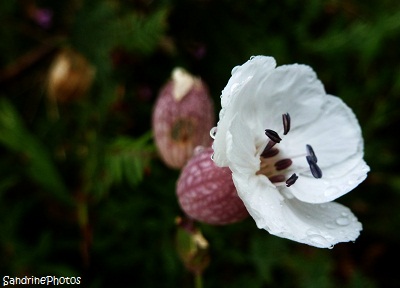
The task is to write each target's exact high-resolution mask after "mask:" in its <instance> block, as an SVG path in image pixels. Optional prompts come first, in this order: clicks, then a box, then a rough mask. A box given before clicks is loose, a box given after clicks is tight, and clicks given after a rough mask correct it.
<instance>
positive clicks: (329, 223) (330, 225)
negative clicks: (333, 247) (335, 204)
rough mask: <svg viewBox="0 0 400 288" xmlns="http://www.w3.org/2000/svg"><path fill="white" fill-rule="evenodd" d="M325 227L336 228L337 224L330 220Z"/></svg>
mask: <svg viewBox="0 0 400 288" xmlns="http://www.w3.org/2000/svg"><path fill="white" fill-rule="evenodd" d="M325 227H326V228H328V229H335V228H336V227H337V226H336V225H335V223H334V222H333V221H332V220H329V221H327V222H326V223H325Z"/></svg>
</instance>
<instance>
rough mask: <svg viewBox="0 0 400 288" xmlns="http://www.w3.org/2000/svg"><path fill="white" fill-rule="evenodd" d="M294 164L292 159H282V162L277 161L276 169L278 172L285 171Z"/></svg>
mask: <svg viewBox="0 0 400 288" xmlns="http://www.w3.org/2000/svg"><path fill="white" fill-rule="evenodd" d="M292 163H293V162H292V160H291V159H282V160H279V161H277V162H276V163H275V169H276V170H277V171H280V170H285V169H287V168H289V167H290V165H292Z"/></svg>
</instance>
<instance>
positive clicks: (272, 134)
mask: <svg viewBox="0 0 400 288" xmlns="http://www.w3.org/2000/svg"><path fill="white" fill-rule="evenodd" d="M265 135H267V136H268V138H269V139H271V140H272V141H274V142H275V143H279V142H281V140H282V138H281V137H279V135H278V133H276V132H275V131H274V130H271V129H266V130H265Z"/></svg>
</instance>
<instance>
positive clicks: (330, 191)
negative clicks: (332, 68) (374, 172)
mask: <svg viewBox="0 0 400 288" xmlns="http://www.w3.org/2000/svg"><path fill="white" fill-rule="evenodd" d="M324 98H325V99H326V101H325V103H324V105H323V107H322V112H321V114H320V115H319V117H318V119H317V120H316V121H315V122H314V123H313V124H311V125H304V126H301V127H298V129H294V130H291V132H290V133H289V134H288V136H287V137H286V138H285V139H284V140H283V141H282V142H281V144H280V149H282V151H285V154H286V155H287V156H290V155H302V154H304V153H305V151H306V148H305V146H306V144H310V145H311V146H312V147H313V148H314V150H315V153H316V156H317V158H318V166H319V167H320V168H321V170H322V174H323V176H322V178H321V179H315V178H314V177H313V176H312V175H311V172H307V171H309V166H308V164H307V161H306V160H305V157H304V156H301V157H299V158H298V159H294V166H295V168H293V169H294V171H293V172H295V170H296V169H297V170H299V171H302V170H303V171H306V172H305V173H302V175H300V178H299V179H298V181H297V182H296V184H295V185H293V186H291V187H290V188H289V189H290V191H291V193H292V194H293V195H294V196H295V197H296V198H297V199H299V200H301V201H304V202H309V203H324V202H329V201H332V200H334V199H336V198H338V197H340V196H342V195H343V194H345V193H347V192H349V191H351V190H352V189H354V188H355V187H356V186H357V185H358V184H359V183H361V182H362V181H364V179H365V178H366V176H367V175H366V174H367V172H368V171H369V167H368V166H367V164H366V163H365V162H364V160H363V156H364V151H363V139H362V135H361V129H360V125H359V124H358V121H357V119H356V117H355V115H354V113H353V112H352V110H351V109H350V108H349V107H347V105H346V104H344V103H343V101H342V100H341V99H339V98H338V97H334V96H326V97H324ZM292 121H296V119H293V118H292ZM285 189H286V188H285Z"/></svg>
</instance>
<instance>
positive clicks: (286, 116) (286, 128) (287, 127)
mask: <svg viewBox="0 0 400 288" xmlns="http://www.w3.org/2000/svg"><path fill="white" fill-rule="evenodd" d="M282 122H283V135H286V134H287V133H288V132H289V130H290V115H289V113H286V114H282Z"/></svg>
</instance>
